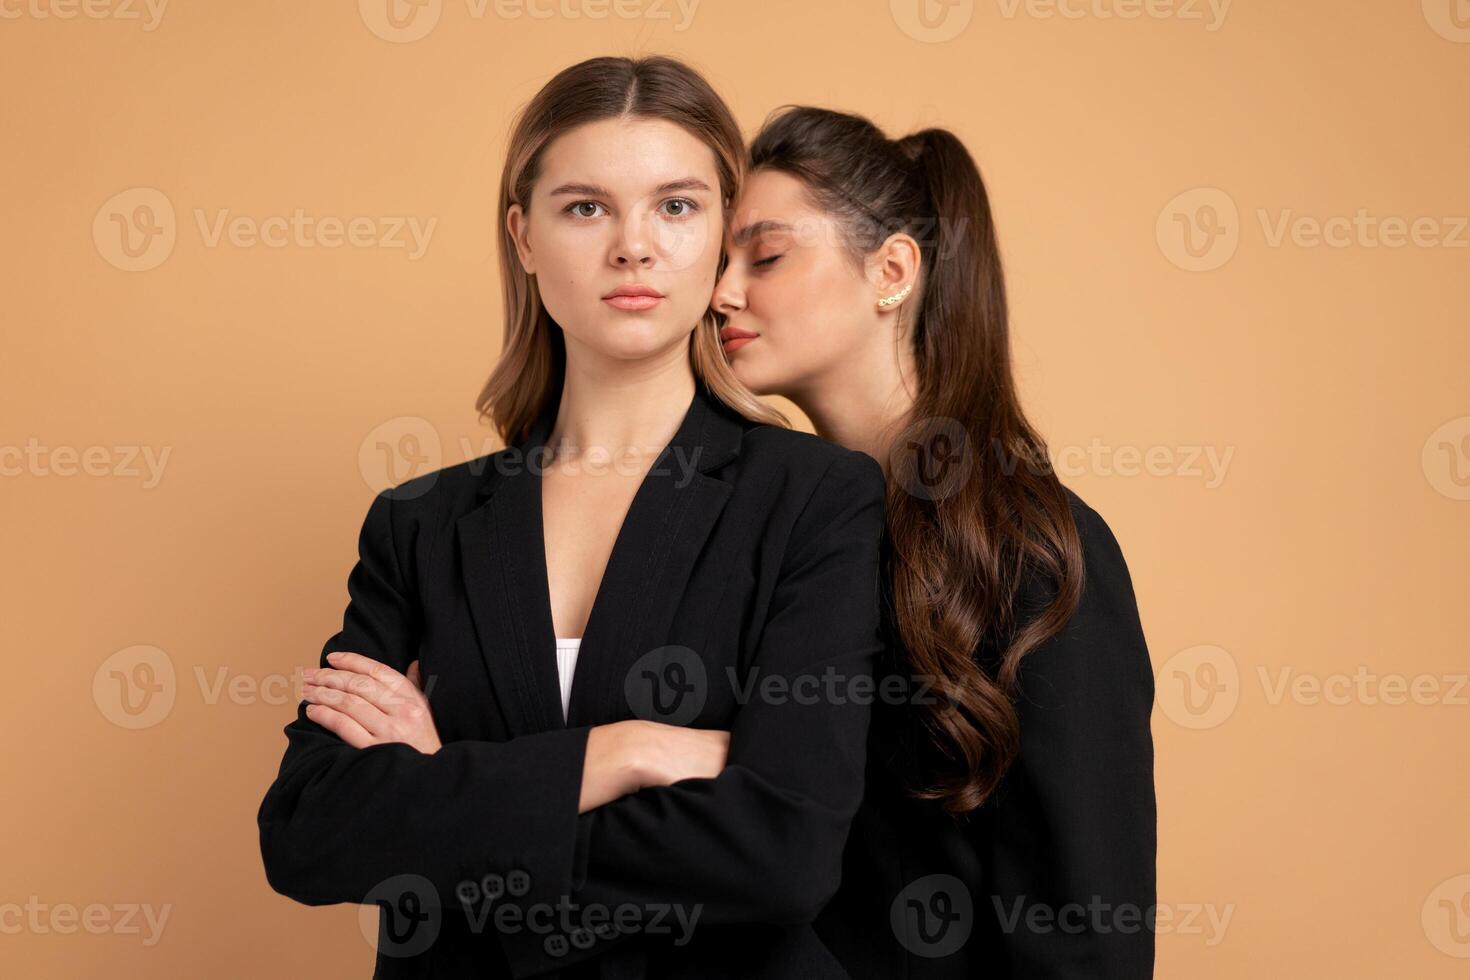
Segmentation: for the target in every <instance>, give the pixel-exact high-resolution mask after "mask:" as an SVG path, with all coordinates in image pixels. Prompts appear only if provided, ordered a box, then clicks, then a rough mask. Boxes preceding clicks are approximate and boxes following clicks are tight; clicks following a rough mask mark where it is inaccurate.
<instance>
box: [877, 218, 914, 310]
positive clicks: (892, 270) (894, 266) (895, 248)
mask: <svg viewBox="0 0 1470 980" xmlns="http://www.w3.org/2000/svg"><path fill="white" fill-rule="evenodd" d="M921 261H922V259H921V254H920V252H919V243H918V242H916V241H914V239H913V236H911V235H909V234H908V233H906V232H901V231H900V232H894V233H893V234H892V235H889V236H888V238H887V240H886V241H884V242H883V244H882V245H879V246H878V248H877V250H876V251H874V252H873V253H872V254H870V255H869V256H868V258H867V267H868V280H869V281H870V282H872V283H873V286H874V289H875V290H876V291H877V293H878V295H877V297H876V299H884V298H886V297H889V296H894V295H897V294H898V293H900V292H902V291H903V290H904V289H905V288H908V289H910V296H912V288H913V286H914V285H915V283H917V282H918V278H919V269H920V265H921ZM900 305H901V303H895V304H894V305H893V306H892V307H891V308H892V309H898V307H899V306H900Z"/></svg>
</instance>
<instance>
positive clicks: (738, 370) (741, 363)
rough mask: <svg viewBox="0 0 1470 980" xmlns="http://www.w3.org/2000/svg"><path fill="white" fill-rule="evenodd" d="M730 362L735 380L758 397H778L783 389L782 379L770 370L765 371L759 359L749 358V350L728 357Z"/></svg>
mask: <svg viewBox="0 0 1470 980" xmlns="http://www.w3.org/2000/svg"><path fill="white" fill-rule="evenodd" d="M726 359H727V360H728V361H729V362H730V371H731V372H732V373H733V374H734V375H735V379H736V380H737V381H739V382H740V383H741V384H743V385H745V387H747V388H749V389H750V390H751V391H753V392H755V393H756V394H757V395H777V394H780V392H779V391H778V390H777V389H778V388H780V387H781V381H782V379H781V378H780V377H779V376H778V375H776V374H775V372H772V371H769V370H763V369H762V368H761V366H760V364H759V363H758V362H757V359H756V358H754V357H751V356H749V354H748V349H747V350H738V351H736V352H735V353H734V354H731V355H727V358H726Z"/></svg>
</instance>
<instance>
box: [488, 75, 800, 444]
mask: <svg viewBox="0 0 1470 980" xmlns="http://www.w3.org/2000/svg"><path fill="white" fill-rule="evenodd" d="M622 116H631V117H642V118H652V119H664V120H668V121H669V122H672V123H675V124H677V125H679V126H682V127H683V128H684V129H685V130H687V131H688V132H689V133H691V134H692V135H694V136H696V137H698V138H699V139H700V140H701V141H702V142H703V143H704V144H705V145H707V146H708V147H709V148H710V149H711V150H712V151H714V155H715V164H716V168H717V169H718V171H719V177H720V196H721V198H722V202H723V203H724V205H725V207H726V208H728V207H729V206H730V204H731V203H733V201H734V200H735V195H736V194H737V192H738V191H739V188H740V182H741V180H742V179H743V178H744V175H745V144H744V141H743V140H742V139H741V136H740V128H739V127H738V126H737V125H736V124H735V119H734V117H733V116H732V115H731V114H730V110H729V108H728V107H727V106H726V105H725V103H724V101H723V100H721V98H720V97H719V95H718V94H716V92H715V91H714V89H712V88H711V87H710V85H709V83H708V82H706V81H705V80H704V78H703V77H702V76H701V75H700V74H699V73H698V72H696V71H695V70H694V69H692V68H690V67H689V66H688V65H685V64H684V63H682V62H680V61H676V60H674V59H673V58H666V57H662V56H654V57H647V58H638V59H632V58H612V57H605V58H592V59H589V60H587V61H583V62H581V63H580V64H576V65H572V66H571V67H570V68H566V69H564V70H562V71H561V72H560V73H558V74H557V76H556V77H555V78H553V79H552V80H551V81H550V82H548V83H547V84H546V85H545V86H544V87H543V88H542V89H541V91H540V92H538V93H536V96H535V98H533V99H532V100H531V101H530V102H529V103H528V104H527V105H526V107H525V108H524V109H523V110H521V113H520V115H519V116H518V117H517V119H516V123H515V126H514V128H513V129H512V131H511V138H510V148H509V150H508V151H507V153H506V159H505V170H504V171H503V172H502V174H501V178H500V281H501V288H502V293H503V296H504V301H505V342H504V345H503V347H502V350H501V356H500V360H499V361H498V362H497V363H496V365H495V369H494V370H493V371H492V372H491V373H490V378H489V380H487V381H486V382H485V387H484V388H483V389H481V391H480V397H479V398H478V399H477V400H476V401H475V407H476V408H477V409H478V410H479V413H480V419H481V421H484V420H486V419H487V418H488V419H493V421H494V424H495V427H496V429H497V430H498V431H499V432H500V435H501V437H502V438H503V439H504V440H505V441H506V443H507V444H510V443H514V442H518V441H520V440H521V439H523V438H524V437H525V436H526V435H527V433H528V432H529V431H530V428H531V426H532V424H533V423H534V422H535V421H536V419H537V418H539V417H540V415H541V413H542V411H543V410H544V409H545V408H546V405H547V403H548V402H549V401H550V400H551V399H552V398H554V397H556V396H557V395H558V394H559V392H560V389H561V385H562V381H563V378H564V376H565V371H566V345H565V341H564V340H563V339H562V336H561V331H560V329H558V328H556V324H555V323H554V322H553V321H552V319H551V317H550V316H549V315H548V314H547V312H546V309H545V307H544V306H542V304H541V294H540V292H539V291H538V289H537V286H536V281H535V279H534V278H533V277H532V276H530V275H528V274H527V273H526V271H525V270H524V269H523V268H521V264H520V262H519V260H518V259H517V256H516V248H515V241H514V239H513V238H512V236H511V233H510V227H509V222H508V220H507V212H508V211H509V210H510V206H511V205H512V204H519V205H521V207H522V208H525V207H527V206H528V205H529V204H530V198H531V188H532V187H533V186H534V185H535V182H536V178H537V177H538V176H539V173H538V171H539V163H540V157H541V152H542V151H543V150H544V149H545V147H546V146H547V144H549V143H550V142H551V141H552V140H554V139H556V137H558V136H560V135H561V134H562V133H565V132H567V131H568V130H571V129H573V128H575V127H577V126H581V125H584V124H586V123H590V122H596V121H598V120H601V119H609V118H618V117H622ZM724 265H725V257H724V256H723V255H722V256H721V258H720V271H723V269H724ZM718 330H719V327H718V324H717V322H716V319H715V314H714V312H713V311H712V310H706V311H705V314H704V317H703V318H702V319H701V320H700V322H699V324H698V325H697V326H696V327H695V328H694V336H693V339H692V340H691V342H690V344H689V360H690V366H691V367H692V368H693V370H694V376H695V378H696V379H698V380H699V381H702V382H703V383H704V384H705V386H706V387H707V388H708V389H709V392H710V394H712V395H713V396H714V397H715V398H717V399H718V400H719V401H721V402H723V403H724V404H725V405H727V406H729V407H730V408H732V409H734V410H735V411H736V412H738V413H739V414H740V415H742V416H744V417H745V418H747V419H750V420H751V421H753V422H763V423H766V424H768V425H778V426H782V427H789V425H790V423H789V421H788V420H787V419H786V416H785V415H783V414H782V413H781V412H779V411H777V410H776V409H774V408H772V407H771V406H769V405H767V404H766V403H765V402H763V401H761V400H760V399H759V398H757V397H756V396H755V394H754V393H753V392H751V391H750V389H748V388H746V387H745V386H744V385H743V384H741V383H740V381H739V380H738V379H737V378H736V377H735V374H734V372H733V371H732V370H731V369H730V364H729V362H728V361H727V360H726V359H725V352H724V349H723V348H722V347H721V345H720V338H719V333H718Z"/></svg>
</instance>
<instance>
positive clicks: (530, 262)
mask: <svg viewBox="0 0 1470 980" xmlns="http://www.w3.org/2000/svg"><path fill="white" fill-rule="evenodd" d="M505 226H506V228H507V229H508V230H509V231H510V237H511V240H512V241H514V242H515V245H516V255H517V256H519V258H520V260H521V268H522V269H524V270H525V271H526V275H528V276H534V275H535V274H536V258H535V255H534V254H533V253H532V252H531V223H530V216H529V215H527V214H526V211H525V209H524V208H522V207H521V206H520V205H519V204H512V205H511V206H510V207H509V208H508V209H507V210H506V212H505Z"/></svg>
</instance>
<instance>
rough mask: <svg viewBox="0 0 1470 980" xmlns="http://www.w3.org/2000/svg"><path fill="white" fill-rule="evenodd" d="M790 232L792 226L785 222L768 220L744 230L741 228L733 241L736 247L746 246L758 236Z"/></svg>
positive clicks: (758, 222) (750, 225) (749, 225)
mask: <svg viewBox="0 0 1470 980" xmlns="http://www.w3.org/2000/svg"><path fill="white" fill-rule="evenodd" d="M790 230H791V226H790V225H788V224H787V223H786V222H784V221H772V220H770V219H767V220H765V221H757V222H755V223H753V224H748V225H746V226H745V227H744V228H741V229H740V230H739V231H737V232H735V234H734V235H733V236H732V240H733V241H734V242H735V244H736V245H744V244H746V243H747V242H749V241H750V240H751V239H752V238H754V237H755V236H756V235H761V234H764V233H766V232H768V231H790Z"/></svg>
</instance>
